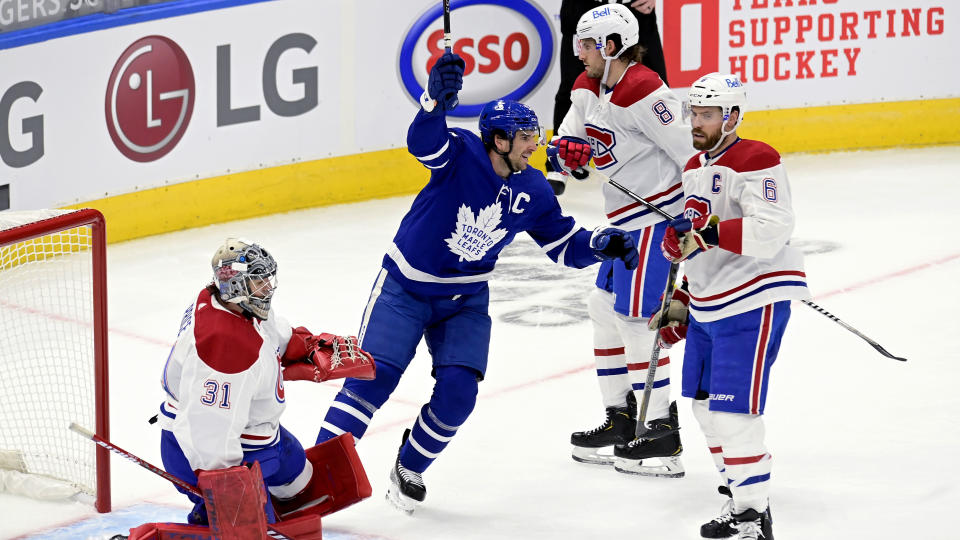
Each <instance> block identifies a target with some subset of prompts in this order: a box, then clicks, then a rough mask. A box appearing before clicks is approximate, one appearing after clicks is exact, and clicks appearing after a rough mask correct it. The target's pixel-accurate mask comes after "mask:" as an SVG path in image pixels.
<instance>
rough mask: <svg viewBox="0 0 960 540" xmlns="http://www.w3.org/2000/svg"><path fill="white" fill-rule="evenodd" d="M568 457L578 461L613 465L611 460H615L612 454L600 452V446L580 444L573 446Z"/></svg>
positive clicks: (589, 463)
mask: <svg viewBox="0 0 960 540" xmlns="http://www.w3.org/2000/svg"><path fill="white" fill-rule="evenodd" d="M607 448H612V447H607ZM570 457H572V458H573V460H574V461H576V462H578V463H586V464H588V465H601V466H610V465H613V462H614V461H615V460H616V458H615V457H614V456H613V454H601V453H600V448H583V447H581V446H574V447H573V453H572V455H571V456H570Z"/></svg>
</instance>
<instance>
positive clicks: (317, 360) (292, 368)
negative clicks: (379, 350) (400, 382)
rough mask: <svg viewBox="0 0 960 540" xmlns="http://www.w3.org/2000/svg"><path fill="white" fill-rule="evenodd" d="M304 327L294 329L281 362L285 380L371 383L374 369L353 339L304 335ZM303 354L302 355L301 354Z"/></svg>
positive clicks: (355, 339)
mask: <svg viewBox="0 0 960 540" xmlns="http://www.w3.org/2000/svg"><path fill="white" fill-rule="evenodd" d="M305 333H307V334H308V333H309V331H307V329H306V328H302V327H301V328H297V329H295V330H294V335H293V337H292V338H291V339H290V343H289V344H288V345H287V352H286V353H285V354H284V355H283V358H281V359H280V364H281V365H282V366H283V380H285V381H313V382H321V381H327V380H330V379H343V378H347V377H351V378H354V379H363V380H371V379H373V378H375V377H376V373H377V368H376V365H375V364H374V362H373V357H372V356H370V353H368V352H366V351H364V350H363V349H361V348H360V346H359V344H357V338H356V337H354V336H346V337H342V336H335V335H333V334H320V335H318V336H314V335H305ZM301 351H305V353H304V354H300V353H301Z"/></svg>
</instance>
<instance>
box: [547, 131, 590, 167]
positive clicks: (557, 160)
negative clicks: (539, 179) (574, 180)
mask: <svg viewBox="0 0 960 540" xmlns="http://www.w3.org/2000/svg"><path fill="white" fill-rule="evenodd" d="M591 152H592V150H590V143H588V142H587V141H585V140H583V139H581V138H580V137H560V138H559V139H554V140H552V141H550V144H549V145H547V159H548V160H549V161H550V165H551V166H552V167H553V170H554V171H556V172H558V173H561V174H563V175H564V176H567V175H569V174H570V172H571V171H573V170H575V169H579V168H580V167H585V166H586V165H587V163H590V155H591Z"/></svg>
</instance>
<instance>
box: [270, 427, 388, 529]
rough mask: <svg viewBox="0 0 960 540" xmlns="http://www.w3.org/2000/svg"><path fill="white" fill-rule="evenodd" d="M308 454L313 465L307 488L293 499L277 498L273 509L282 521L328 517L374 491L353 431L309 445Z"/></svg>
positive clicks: (308, 458)
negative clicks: (307, 516) (359, 453)
mask: <svg viewBox="0 0 960 540" xmlns="http://www.w3.org/2000/svg"><path fill="white" fill-rule="evenodd" d="M306 455H307V460H308V461H309V462H310V463H311V465H312V466H313V475H312V476H311V478H310V482H309V483H308V484H307V487H306V488H305V489H304V490H303V491H301V492H299V493H297V494H296V495H295V496H293V497H292V498H289V499H284V500H281V499H277V498H274V508H275V509H276V511H277V514H278V515H279V516H280V517H281V519H282V520H284V521H289V520H290V519H296V518H299V517H302V516H305V515H319V516H326V515H328V514H332V513H333V512H336V511H337V510H340V509H342V508H346V507H347V506H350V505H351V504H354V503H356V502H359V501H361V500H363V499H365V498H367V497H369V496H370V495H371V494H372V493H373V490H372V488H371V487H370V481H369V480H368V479H367V474H366V472H365V471H364V470H363V464H362V463H360V456H358V455H357V450H356V448H355V443H354V438H353V435H351V434H350V433H344V434H343V435H340V436H337V437H334V438H332V439H330V440H328V441H326V442H323V443H320V444H318V445H316V446H314V447H312V448H308V449H307V451H306Z"/></svg>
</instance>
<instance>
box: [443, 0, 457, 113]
mask: <svg viewBox="0 0 960 540" xmlns="http://www.w3.org/2000/svg"><path fill="white" fill-rule="evenodd" d="M443 50H444V52H448V53H449V52H451V51H452V50H453V35H452V34H451V33H450V0H443ZM459 104H460V100H459V99H458V98H457V97H456V96H454V98H453V103H452V104H451V106H450V108H451V109H453V108H454V107H456V106H457V105H459Z"/></svg>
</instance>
